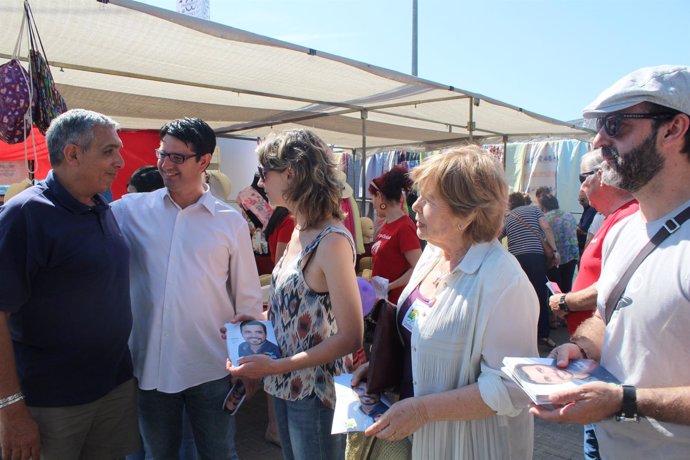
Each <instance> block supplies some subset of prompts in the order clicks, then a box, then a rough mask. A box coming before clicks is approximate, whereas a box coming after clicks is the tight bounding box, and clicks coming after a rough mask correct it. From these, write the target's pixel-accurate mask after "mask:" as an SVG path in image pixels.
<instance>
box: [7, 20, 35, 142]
mask: <svg viewBox="0 0 690 460" xmlns="http://www.w3.org/2000/svg"><path fill="white" fill-rule="evenodd" d="M25 23H26V17H23V18H22V24H21V27H20V28H19V36H18V37H17V43H16V44H15V46H14V53H13V54H12V59H11V60H10V61H9V62H7V63H5V64H3V65H1V66H0V140H2V141H3V142H5V143H7V144H16V143H19V142H22V141H23V140H24V139H26V136H27V135H28V134H29V132H30V131H31V108H32V105H33V101H34V99H35V97H34V94H33V91H32V88H31V79H30V78H29V74H28V73H27V72H26V70H24V67H22V65H21V63H20V62H19V59H18V56H19V49H20V47H21V39H22V35H23V33H24V26H25Z"/></svg>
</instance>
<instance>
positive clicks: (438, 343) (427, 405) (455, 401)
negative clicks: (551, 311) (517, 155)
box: [365, 146, 539, 460]
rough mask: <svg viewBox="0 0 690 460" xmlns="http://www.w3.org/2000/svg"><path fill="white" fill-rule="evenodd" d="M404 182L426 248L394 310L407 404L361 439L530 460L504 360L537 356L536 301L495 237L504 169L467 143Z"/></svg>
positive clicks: (462, 455) (417, 453)
mask: <svg viewBox="0 0 690 460" xmlns="http://www.w3.org/2000/svg"><path fill="white" fill-rule="evenodd" d="M411 177H412V178H413V179H414V180H415V182H416V183H417V184H418V185H419V188H420V195H419V199H418V200H417V201H416V202H415V204H414V205H413V208H412V209H413V210H414V211H415V212H416V213H417V234H418V236H419V237H420V238H422V239H424V240H426V241H427V242H428V243H429V244H428V245H427V247H426V249H425V251H424V253H423V255H422V257H421V259H420V261H419V263H418V264H417V266H416V268H415V270H414V272H413V274H412V277H411V280H410V283H409V284H408V285H407V287H406V288H405V290H404V291H403V293H402V295H401V297H400V300H399V302H398V309H399V315H398V321H399V324H400V325H401V327H405V328H407V329H408V330H409V331H410V334H409V335H408V337H409V340H410V343H409V347H410V348H409V349H410V353H411V363H410V365H411V372H408V374H409V375H411V377H410V378H411V379H412V388H413V396H412V397H409V398H406V399H403V400H401V401H399V402H397V403H396V404H394V405H393V406H392V407H391V408H390V410H388V411H387V412H386V413H385V414H384V415H383V416H382V417H381V418H380V419H379V421H378V422H377V423H375V424H374V425H372V426H371V427H370V428H369V429H368V430H367V431H366V433H365V434H367V435H370V436H371V435H375V436H377V437H379V438H381V439H386V440H400V439H403V438H405V437H407V436H410V435H412V436H413V447H412V451H413V452H412V456H413V458H416V459H435V458H436V459H448V458H453V459H482V460H484V459H506V458H510V459H531V458H532V449H533V429H534V428H533V426H534V425H533V419H532V416H531V415H530V414H529V413H528V412H527V408H528V404H529V400H528V398H527V397H526V396H525V395H524V393H522V392H521V391H520V390H519V389H518V388H517V387H516V386H515V385H514V384H513V383H512V382H510V381H509V379H507V377H505V376H504V375H503V374H502V373H501V371H500V368H501V366H502V363H501V362H502V360H503V358H504V357H505V356H538V351H537V343H536V335H535V331H536V328H537V320H538V316H539V304H538V301H537V297H536V294H535V293H534V289H533V288H532V285H531V284H530V282H529V280H528V279H527V277H526V275H525V274H524V272H523V271H522V269H521V268H520V265H519V264H518V262H517V261H516V260H515V258H514V257H513V256H511V255H510V254H509V253H508V252H507V251H506V250H505V249H504V248H503V246H502V245H501V244H499V242H498V241H497V240H496V236H497V235H498V234H499V233H500V231H501V227H502V224H503V216H504V213H505V209H506V205H507V185H506V183H505V179H504V177H503V172H502V170H501V168H500V165H499V164H498V163H497V162H496V160H495V159H494V158H493V157H491V155H490V154H488V153H487V152H484V151H482V150H481V149H480V148H478V147H474V146H468V147H462V148H458V149H453V150H451V151H449V152H446V153H444V154H441V155H437V156H434V157H432V158H430V159H429V160H427V161H425V162H423V163H422V164H421V165H420V166H418V167H417V168H415V169H414V170H413V171H412V172H411ZM412 312H414V313H415V314H412ZM413 318H414V319H413Z"/></svg>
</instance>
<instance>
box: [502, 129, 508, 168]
mask: <svg viewBox="0 0 690 460" xmlns="http://www.w3.org/2000/svg"><path fill="white" fill-rule="evenodd" d="M507 156H508V136H503V172H505V170H506V157H507Z"/></svg>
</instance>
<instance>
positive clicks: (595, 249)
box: [566, 200, 640, 335]
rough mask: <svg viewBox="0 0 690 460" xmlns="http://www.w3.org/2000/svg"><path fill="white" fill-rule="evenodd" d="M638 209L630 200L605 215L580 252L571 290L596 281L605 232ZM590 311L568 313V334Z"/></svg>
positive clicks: (637, 205) (582, 287)
mask: <svg viewBox="0 0 690 460" xmlns="http://www.w3.org/2000/svg"><path fill="white" fill-rule="evenodd" d="M639 209H640V205H639V204H638V203H637V200H632V201H628V202H627V203H625V204H624V205H623V206H621V207H620V208H618V209H616V210H615V211H613V212H612V213H611V214H609V215H608V216H606V219H604V222H603V223H602V224H601V228H599V231H598V232H597V233H596V234H595V235H594V237H593V238H592V241H590V242H589V244H588V245H587V247H586V248H585V252H583V253H582V258H581V259H580V269H579V271H578V273H577V278H575V281H574V282H573V289H572V290H573V292H574V291H581V290H583V289H585V288H588V287H590V286H591V285H593V284H594V283H596V282H597V280H598V279H599V275H601V249H602V246H603V245H604V238H605V237H606V234H607V233H608V232H609V230H610V229H611V227H613V226H614V225H616V223H618V222H619V221H621V220H622V219H624V218H625V217H627V216H629V215H630V214H634V213H635V212H637V211H638V210H639ZM592 313H593V311H574V312H571V313H568V316H566V320H567V322H568V332H570V335H573V333H574V332H575V329H577V327H578V326H579V325H580V323H582V322H583V321H584V320H586V319H587V318H589V317H590V316H592Z"/></svg>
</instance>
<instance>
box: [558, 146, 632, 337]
mask: <svg viewBox="0 0 690 460" xmlns="http://www.w3.org/2000/svg"><path fill="white" fill-rule="evenodd" d="M603 161H604V159H603V157H602V156H601V150H600V149H596V150H593V151H591V152H589V153H587V154H586V155H585V156H584V157H583V158H582V162H581V163H580V183H581V184H582V185H581V186H580V190H581V191H583V192H584V193H585V194H586V195H587V198H588V199H589V202H590V203H591V205H592V206H593V207H594V208H596V209H597V210H598V211H599V212H601V213H602V214H604V215H605V216H606V218H605V219H604V223H603V224H602V225H601V228H600V229H599V231H598V232H597V233H596V234H595V235H594V238H592V240H591V241H590V243H589V244H588V245H587V247H586V248H585V251H584V252H583V253H582V258H581V259H580V269H579V271H578V273H577V277H576V278H575V281H574V282H573V289H572V291H571V292H568V293H566V294H554V295H552V296H551V297H550V298H549V306H550V307H551V310H552V311H553V312H554V313H556V314H558V315H559V316H565V318H566V321H567V322H568V332H569V333H570V334H571V335H572V334H573V333H574V332H575V329H577V327H578V326H579V325H580V323H581V322H583V321H584V320H586V319H587V318H589V317H590V316H592V313H593V312H594V309H595V308H596V306H597V287H596V285H595V283H596V282H597V280H598V279H599V275H600V274H601V248H602V245H603V244H604V238H605V237H606V234H607V233H608V231H609V230H610V229H611V227H613V226H614V225H615V224H616V223H617V222H619V221H620V220H622V219H623V218H625V217H627V216H629V215H630V214H633V213H635V212H637V210H638V209H640V206H639V204H638V203H637V201H636V200H635V199H634V198H633V197H632V195H631V194H630V193H629V192H626V191H625V190H622V189H620V188H617V187H613V186H611V185H608V184H606V183H604V182H603V181H602V177H601V164H602V162H603Z"/></svg>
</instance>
